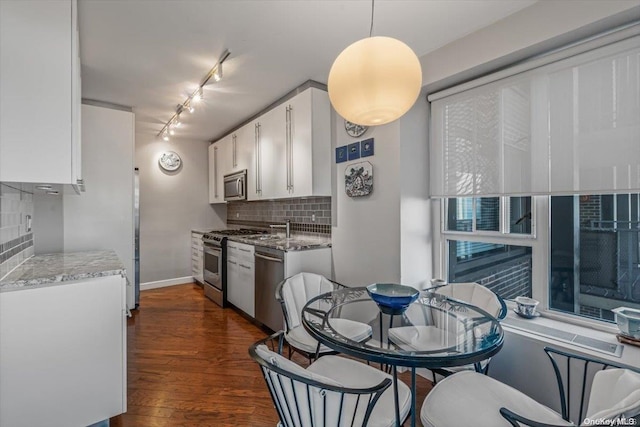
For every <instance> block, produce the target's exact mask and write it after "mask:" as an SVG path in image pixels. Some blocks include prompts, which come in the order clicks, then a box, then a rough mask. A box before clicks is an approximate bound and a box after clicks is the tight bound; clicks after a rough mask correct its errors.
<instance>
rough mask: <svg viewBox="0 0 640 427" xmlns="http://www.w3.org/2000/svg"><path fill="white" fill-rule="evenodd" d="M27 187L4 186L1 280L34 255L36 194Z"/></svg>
mask: <svg viewBox="0 0 640 427" xmlns="http://www.w3.org/2000/svg"><path fill="white" fill-rule="evenodd" d="M30 189H31V186H30V185H26V184H13V183H11V184H5V183H0V279H2V278H3V277H4V276H5V275H7V273H9V272H10V271H11V270H13V269H14V268H15V267H17V266H18V265H20V264H21V263H22V262H23V261H24V260H26V259H27V258H29V257H31V256H32V255H33V233H32V232H31V230H30V229H28V224H29V218H31V219H32V218H33V193H32V191H30Z"/></svg>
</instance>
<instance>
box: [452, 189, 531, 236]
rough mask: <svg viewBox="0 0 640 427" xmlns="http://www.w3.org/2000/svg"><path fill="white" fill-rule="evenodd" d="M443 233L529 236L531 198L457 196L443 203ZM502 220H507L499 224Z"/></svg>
mask: <svg viewBox="0 0 640 427" xmlns="http://www.w3.org/2000/svg"><path fill="white" fill-rule="evenodd" d="M446 203H447V204H446V206H447V209H446V211H447V212H446V216H447V222H446V226H445V227H446V228H445V229H446V231H462V232H475V231H479V232H482V233H487V234H495V235H500V234H512V233H513V234H532V232H533V226H532V221H531V209H532V201H531V197H529V196H527V197H477V198H474V197H457V198H449V199H447V202H446ZM502 218H508V221H506V223H504V224H503V221H502Z"/></svg>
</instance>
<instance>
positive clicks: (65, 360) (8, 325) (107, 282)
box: [0, 251, 127, 427]
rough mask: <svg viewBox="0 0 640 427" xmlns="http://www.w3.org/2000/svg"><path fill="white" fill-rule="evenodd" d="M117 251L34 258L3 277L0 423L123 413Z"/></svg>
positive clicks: (122, 289) (122, 293) (122, 285)
mask: <svg viewBox="0 0 640 427" xmlns="http://www.w3.org/2000/svg"><path fill="white" fill-rule="evenodd" d="M124 273H125V271H124V267H123V266H122V263H121V262H120V260H119V259H118V257H117V256H116V254H115V252H113V251H94V252H81V253H71V254H51V255H41V256H34V257H32V258H30V259H29V260H27V261H26V262H25V263H23V264H22V265H21V266H19V267H18V268H17V269H16V270H14V271H13V272H12V273H10V274H9V275H8V276H6V277H5V278H3V279H2V280H0V425H1V426H6V427H23V426H24V427H34V426H47V427H56V426H60V427H69V426H78V427H83V426H87V425H90V424H93V423H96V422H98V421H101V420H105V419H108V418H110V417H112V416H115V415H118V414H120V413H123V412H125V411H126V384H127V381H126V276H125V274H124Z"/></svg>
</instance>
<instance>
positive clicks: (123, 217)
mask: <svg viewBox="0 0 640 427" xmlns="http://www.w3.org/2000/svg"><path fill="white" fill-rule="evenodd" d="M134 120H135V116H134V114H133V113H131V112H128V111H120V110H114V109H111V108H104V107H98V106H94V105H83V106H82V178H83V179H84V182H85V185H86V191H85V192H84V193H82V194H80V195H78V194H75V193H74V192H72V191H69V192H66V193H65V194H64V197H63V203H64V251H65V252H78V251H87V250H96V249H112V250H114V251H115V252H116V254H118V258H120V261H121V262H122V264H123V265H124V267H125V269H126V271H127V278H128V280H129V284H130V285H129V286H128V287H127V305H128V307H129V308H133V307H134V305H135V302H134V298H135V296H134V288H133V283H134V281H135V277H134V259H133V258H134V234H133V233H134V224H133V168H134V166H133V152H134V139H133V138H134V126H135V125H134Z"/></svg>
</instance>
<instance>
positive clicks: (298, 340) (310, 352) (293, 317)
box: [276, 272, 372, 362]
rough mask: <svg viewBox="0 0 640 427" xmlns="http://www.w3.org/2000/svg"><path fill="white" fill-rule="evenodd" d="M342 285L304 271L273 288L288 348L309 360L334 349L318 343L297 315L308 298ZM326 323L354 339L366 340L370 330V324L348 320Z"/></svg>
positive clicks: (336, 288)
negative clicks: (279, 308)
mask: <svg viewBox="0 0 640 427" xmlns="http://www.w3.org/2000/svg"><path fill="white" fill-rule="evenodd" d="M343 288H345V286H344V285H341V284H340V283H337V282H334V281H332V280H329V279H327V278H326V277H324V276H322V275H319V274H315V273H307V272H303V273H298V274H296V275H294V276H291V277H289V278H287V279H285V280H283V281H282V282H281V283H280V284H279V285H278V287H277V289H276V299H277V300H278V301H279V302H280V306H281V307H282V312H283V315H284V320H285V327H286V330H285V333H284V338H285V340H286V341H287V343H288V344H289V346H290V349H293V350H294V351H297V352H298V353H300V354H302V355H304V356H305V357H307V358H308V359H309V362H311V361H312V360H313V359H315V358H317V357H319V356H322V355H326V354H335V352H334V351H333V350H332V349H330V348H329V347H327V346H325V345H321V344H320V343H319V342H318V341H317V340H316V339H315V338H313V337H312V336H311V335H309V333H308V332H307V331H306V330H305V328H304V326H303V325H302V319H301V317H300V316H301V312H302V308H303V307H304V306H305V304H307V302H309V300H310V299H312V298H314V297H316V296H318V295H320V294H323V293H326V292H331V291H335V290H338V289H343ZM320 304H321V302H318V305H320ZM319 308H321V307H319ZM329 324H330V326H331V327H332V328H333V329H334V330H336V331H337V332H339V333H340V334H341V335H343V336H345V337H347V338H349V339H352V340H354V341H362V340H365V339H367V338H369V337H370V336H371V333H372V329H371V326H370V325H368V324H366V323H361V322H356V321H353V320H349V319H329Z"/></svg>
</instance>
